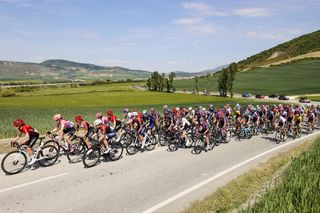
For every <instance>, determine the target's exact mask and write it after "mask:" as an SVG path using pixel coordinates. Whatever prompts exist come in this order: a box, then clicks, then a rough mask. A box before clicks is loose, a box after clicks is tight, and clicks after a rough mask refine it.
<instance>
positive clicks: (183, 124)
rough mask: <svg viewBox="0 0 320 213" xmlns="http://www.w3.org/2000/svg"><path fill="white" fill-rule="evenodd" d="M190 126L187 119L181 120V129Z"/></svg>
mask: <svg viewBox="0 0 320 213" xmlns="http://www.w3.org/2000/svg"><path fill="white" fill-rule="evenodd" d="M186 125H187V126H190V122H189V121H188V120H187V119H186V118H182V119H181V127H182V128H185V126H186Z"/></svg>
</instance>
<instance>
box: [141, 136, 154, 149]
mask: <svg viewBox="0 0 320 213" xmlns="http://www.w3.org/2000/svg"><path fill="white" fill-rule="evenodd" d="M144 147H145V148H146V150H148V151H152V150H154V148H155V147H156V140H155V138H153V137H152V136H150V138H149V137H147V138H146V144H145V146H144Z"/></svg>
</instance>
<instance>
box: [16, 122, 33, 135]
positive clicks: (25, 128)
mask: <svg viewBox="0 0 320 213" xmlns="http://www.w3.org/2000/svg"><path fill="white" fill-rule="evenodd" d="M19 130H20V132H21V133H23V134H25V135H31V134H33V133H34V132H35V130H34V128H33V127H32V126H29V125H27V124H25V125H23V126H22V127H21V128H19Z"/></svg>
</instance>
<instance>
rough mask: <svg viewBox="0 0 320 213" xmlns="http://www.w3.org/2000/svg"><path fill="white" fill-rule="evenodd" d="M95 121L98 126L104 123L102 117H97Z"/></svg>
mask: <svg viewBox="0 0 320 213" xmlns="http://www.w3.org/2000/svg"><path fill="white" fill-rule="evenodd" d="M93 123H94V125H95V126H98V125H101V124H102V120H101V119H97V120H95V121H94V122H93Z"/></svg>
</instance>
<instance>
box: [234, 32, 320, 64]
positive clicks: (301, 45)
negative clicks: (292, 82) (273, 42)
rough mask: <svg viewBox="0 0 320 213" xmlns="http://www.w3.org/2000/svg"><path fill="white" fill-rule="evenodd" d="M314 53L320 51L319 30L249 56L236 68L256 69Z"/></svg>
mask: <svg viewBox="0 0 320 213" xmlns="http://www.w3.org/2000/svg"><path fill="white" fill-rule="evenodd" d="M316 51H320V30H318V31H315V32H312V33H309V34H305V35H302V36H300V37H297V38H295V39H292V40H290V41H288V42H284V43H282V44H279V45H277V46H275V47H273V48H271V49H268V50H265V51H262V52H260V53H258V54H256V55H253V56H250V57H248V58H246V59H244V60H242V61H239V62H238V67H239V69H240V70H244V69H248V68H249V69H250V68H256V67H260V66H264V65H267V64H271V63H275V62H279V61H282V60H287V59H289V58H293V57H297V56H300V55H304V54H307V53H312V52H316ZM307 55H308V54H307Z"/></svg>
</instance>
